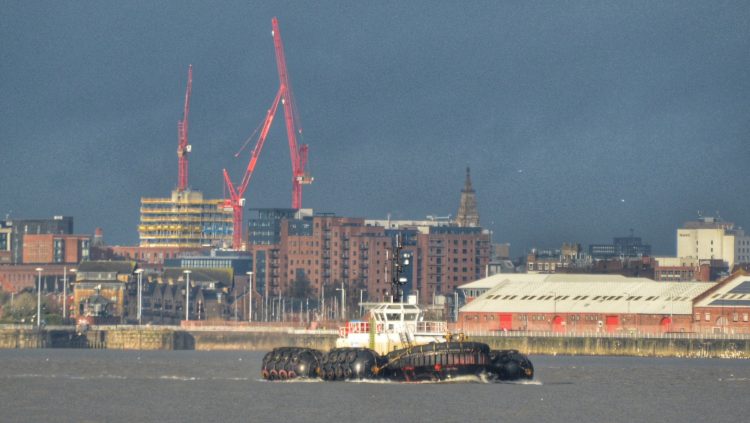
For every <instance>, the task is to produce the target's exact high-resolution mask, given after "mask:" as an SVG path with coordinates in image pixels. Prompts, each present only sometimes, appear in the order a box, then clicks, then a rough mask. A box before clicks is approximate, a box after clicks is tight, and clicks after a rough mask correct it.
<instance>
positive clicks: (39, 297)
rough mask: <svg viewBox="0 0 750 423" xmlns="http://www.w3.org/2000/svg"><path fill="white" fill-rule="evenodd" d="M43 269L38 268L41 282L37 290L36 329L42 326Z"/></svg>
mask: <svg viewBox="0 0 750 423" xmlns="http://www.w3.org/2000/svg"><path fill="white" fill-rule="evenodd" d="M42 270H44V269H42V268H41V267H37V268H36V271H37V273H38V274H39V282H38V287H37V290H36V327H37V328H39V327H41V326H42Z"/></svg>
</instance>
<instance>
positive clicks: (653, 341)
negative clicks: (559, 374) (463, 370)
mask: <svg viewBox="0 0 750 423" xmlns="http://www.w3.org/2000/svg"><path fill="white" fill-rule="evenodd" d="M471 340H473V341H479V342H484V343H486V344H488V345H489V346H490V347H491V348H493V349H516V350H519V351H521V352H523V353H525V354H532V355H536V354H540V355H558V354H560V355H620V356H634V357H693V358H697V357H711V358H745V359H747V358H750V340H748V339H690V338H636V337H621V338H618V337H546V336H545V337H536V336H527V337H510V336H505V337H498V336H476V337H472V338H471Z"/></svg>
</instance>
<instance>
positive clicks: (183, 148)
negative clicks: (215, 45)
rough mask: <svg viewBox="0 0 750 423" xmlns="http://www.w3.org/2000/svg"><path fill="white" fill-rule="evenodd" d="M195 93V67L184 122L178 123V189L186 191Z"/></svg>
mask: <svg viewBox="0 0 750 423" xmlns="http://www.w3.org/2000/svg"><path fill="white" fill-rule="evenodd" d="M192 91H193V65H190V67H188V80H187V90H186V91H185V108H184V109H183V112H182V120H181V121H179V122H177V140H178V143H177V189H178V190H179V191H185V189H186V188H187V186H188V153H190V150H191V147H190V144H188V114H189V113H190V95H191V94H192Z"/></svg>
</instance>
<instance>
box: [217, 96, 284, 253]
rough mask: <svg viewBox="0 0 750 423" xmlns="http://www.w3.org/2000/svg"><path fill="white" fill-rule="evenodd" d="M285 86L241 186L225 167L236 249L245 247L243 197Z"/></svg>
mask: <svg viewBox="0 0 750 423" xmlns="http://www.w3.org/2000/svg"><path fill="white" fill-rule="evenodd" d="M282 92H283V88H281V87H280V88H279V91H278V92H277V93H276V98H275V99H274V100H273V104H272V105H271V108H270V109H268V112H266V118H265V120H264V121H263V126H262V129H261V131H260V135H259V136H258V141H257V142H256V143H255V147H254V148H253V152H252V154H251V155H250V161H249V162H248V164H247V168H246V169H245V175H244V176H243V177H242V181H241V182H240V184H239V186H237V187H236V188H235V186H234V184H233V183H232V180H231V179H230V178H229V173H228V172H227V170H226V169H224V183H225V184H226V187H227V190H228V191H229V198H228V199H227V200H225V201H224V208H225V209H231V210H232V222H233V224H234V231H233V233H232V248H233V249H235V250H242V249H244V248H243V246H242V214H243V212H242V209H243V208H244V206H245V199H244V198H242V196H243V195H245V190H247V185H248V184H249V183H250V179H251V178H252V177H253V172H254V171H255V165H256V164H257V163H258V158H259V157H260V152H261V150H263V144H265V142H266V137H267V136H268V131H269V130H270V129H271V123H273V118H274V116H275V115H276V110H278V108H279V101H281V98H282Z"/></svg>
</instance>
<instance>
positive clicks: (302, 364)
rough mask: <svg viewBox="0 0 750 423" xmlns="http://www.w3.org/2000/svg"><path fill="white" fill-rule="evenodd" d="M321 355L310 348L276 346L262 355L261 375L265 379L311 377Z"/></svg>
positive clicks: (314, 372) (315, 370)
mask: <svg viewBox="0 0 750 423" xmlns="http://www.w3.org/2000/svg"><path fill="white" fill-rule="evenodd" d="M322 357H323V353H321V352H320V351H318V350H314V349H312V348H299V347H283V348H276V349H274V350H273V351H271V352H269V353H268V354H266V355H265V356H264V357H263V368H262V369H261V375H262V376H263V379H266V380H291V379H298V378H299V379H306V378H313V377H316V376H317V369H318V367H319V366H320V362H321V358H322Z"/></svg>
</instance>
